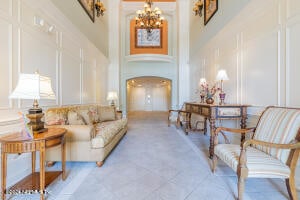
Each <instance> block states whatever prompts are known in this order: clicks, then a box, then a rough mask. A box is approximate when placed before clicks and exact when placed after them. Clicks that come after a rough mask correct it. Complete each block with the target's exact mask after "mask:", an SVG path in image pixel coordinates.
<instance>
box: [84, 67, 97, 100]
mask: <svg viewBox="0 0 300 200" xmlns="http://www.w3.org/2000/svg"><path fill="white" fill-rule="evenodd" d="M95 91H96V70H95V62H94V63H92V62H90V61H86V62H84V63H83V67H82V103H83V104H88V103H94V102H95V100H96V93H95Z"/></svg>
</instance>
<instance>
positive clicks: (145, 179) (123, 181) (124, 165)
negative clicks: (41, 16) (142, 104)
mask: <svg viewBox="0 0 300 200" xmlns="http://www.w3.org/2000/svg"><path fill="white" fill-rule="evenodd" d="M128 118H129V130H128V133H127V134H126V135H125V136H124V138H123V139H122V140H121V142H120V143H119V144H118V145H117V147H116V148H115V149H114V150H113V152H112V153H111V154H110V155H109V156H108V158H107V159H106V161H105V163H104V165H103V166H102V167H101V168H98V167H96V165H95V163H87V162H82V163H80V162H72V163H71V162H68V163H67V179H66V180H65V181H62V180H61V179H60V178H59V179H57V180H56V181H55V182H54V183H53V184H52V185H50V186H49V187H48V188H47V191H48V192H49V193H48V197H47V199H48V200H49V199H50V200H54V199H55V200H67V199H70V200H85V199H91V200H96V199H97V200H220V199H221V200H232V199H234V197H235V196H236V192H237V189H236V181H237V180H236V176H235V174H234V173H233V171H231V169H229V168H228V167H226V166H225V165H222V164H220V165H219V167H218V168H217V172H216V174H212V173H211V170H210V166H209V162H210V160H208V158H207V147H208V141H209V137H208V136H204V135H203V134H199V133H190V134H189V135H188V136H186V135H184V133H183V132H182V131H181V130H180V129H178V130H177V129H176V128H175V126H173V125H172V126H171V127H167V113H166V112H131V113H129V115H128ZM195 144H196V145H195ZM56 168H57V169H59V168H60V163H56V164H55V166H54V167H52V168H50V169H51V170H55V169H56ZM287 197H288V194H287V191H286V187H285V183H284V181H283V180H275V179H273V180H271V179H249V180H248V181H247V182H246V193H245V200H259V199H263V200H274V199H275V200H284V199H288V198H287ZM12 199H39V196H38V195H20V196H15V197H14V198H12Z"/></svg>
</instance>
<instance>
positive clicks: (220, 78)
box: [216, 69, 229, 81]
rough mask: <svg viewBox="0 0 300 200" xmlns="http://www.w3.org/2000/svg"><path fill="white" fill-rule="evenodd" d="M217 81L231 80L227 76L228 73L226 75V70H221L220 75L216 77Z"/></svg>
mask: <svg viewBox="0 0 300 200" xmlns="http://www.w3.org/2000/svg"><path fill="white" fill-rule="evenodd" d="M216 80H217V81H227V80H229V78H228V76H227V73H226V70H224V69H221V70H219V71H218V74H217V77H216Z"/></svg>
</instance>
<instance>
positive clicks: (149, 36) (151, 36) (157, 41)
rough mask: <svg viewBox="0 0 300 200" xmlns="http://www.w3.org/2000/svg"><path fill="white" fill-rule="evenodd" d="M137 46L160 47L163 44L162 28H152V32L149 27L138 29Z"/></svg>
mask: <svg viewBox="0 0 300 200" xmlns="http://www.w3.org/2000/svg"><path fill="white" fill-rule="evenodd" d="M136 31H137V33H136V37H137V38H136V46H138V47H160V46H161V29H159V28H158V29H152V30H151V32H149V31H147V29H137V30H136Z"/></svg>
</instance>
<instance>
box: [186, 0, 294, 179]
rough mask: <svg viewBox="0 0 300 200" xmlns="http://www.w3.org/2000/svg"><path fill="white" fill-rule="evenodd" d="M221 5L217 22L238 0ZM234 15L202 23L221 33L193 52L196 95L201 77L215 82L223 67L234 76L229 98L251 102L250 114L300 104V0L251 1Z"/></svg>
mask: <svg viewBox="0 0 300 200" xmlns="http://www.w3.org/2000/svg"><path fill="white" fill-rule="evenodd" d="M219 2H220V1H219ZM258 5H259V6H258ZM220 6H221V7H220V10H219V11H218V13H219V14H217V15H215V16H214V17H213V18H215V19H214V20H216V21H218V20H220V19H219V18H222V17H223V16H222V15H221V14H222V13H220V11H223V9H224V7H226V8H228V7H231V6H234V2H231V1H229V2H226V1H222V3H221V4H220ZM222 6H223V7H222ZM232 16H233V17H232V19H231V20H230V21H228V23H226V24H222V25H220V24H218V23H213V22H214V21H210V22H209V23H208V24H209V27H202V29H206V28H208V29H213V30H217V31H216V34H214V35H212V37H211V38H208V39H207V40H206V41H205V42H204V41H202V42H201V43H200V42H199V43H198V44H199V47H198V50H197V51H195V53H194V54H193V55H192V56H191V74H190V78H191V79H190V80H191V94H192V93H193V92H194V91H195V90H196V89H197V83H198V81H199V78H200V77H202V76H205V77H206V78H207V79H208V80H209V81H210V82H211V83H212V82H214V79H215V76H216V72H217V70H218V69H220V68H223V69H226V70H227V73H228V76H229V79H230V80H229V81H227V82H225V84H224V86H225V92H226V100H225V101H226V102H227V103H243V104H249V105H252V106H253V107H251V108H249V109H248V111H249V114H250V115H257V114H258V113H259V112H260V110H261V109H263V107H265V106H267V105H280V106H289V107H299V106H300V92H299V87H298V85H300V79H299V78H298V74H299V73H300V71H299V66H300V58H299V56H298V52H299V50H300V39H299V35H300V1H298V0H266V1H260V0H251V1H249V3H247V4H245V6H244V7H243V8H242V9H241V10H240V11H236V12H235V13H233V14H232ZM192 23H195V21H194V22H193V21H192ZM191 27H193V24H192V26H191ZM204 32H205V31H202V33H203V34H204ZM199 37H201V34H199ZM196 46H197V43H196V44H195V45H194V46H193V49H195V48H196ZM191 98H194V99H196V98H198V97H196V96H192V97H191ZM298 178H299V176H298ZM299 183H300V181H299V180H298V185H299Z"/></svg>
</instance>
